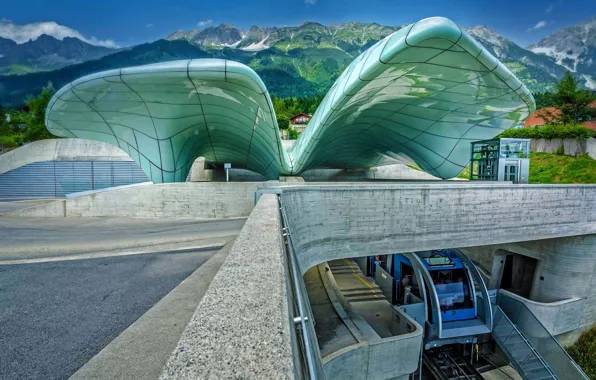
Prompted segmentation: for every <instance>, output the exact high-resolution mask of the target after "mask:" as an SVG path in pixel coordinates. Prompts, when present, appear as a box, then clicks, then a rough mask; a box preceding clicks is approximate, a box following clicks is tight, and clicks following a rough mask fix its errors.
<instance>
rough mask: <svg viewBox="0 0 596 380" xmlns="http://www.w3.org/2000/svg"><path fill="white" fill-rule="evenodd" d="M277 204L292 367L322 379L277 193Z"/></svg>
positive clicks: (307, 308)
mask: <svg viewBox="0 0 596 380" xmlns="http://www.w3.org/2000/svg"><path fill="white" fill-rule="evenodd" d="M278 202H279V208H280V213H281V220H282V247H283V253H284V258H285V259H286V264H287V277H288V285H289V288H290V289H288V290H289V292H288V295H289V298H290V299H289V300H288V301H289V303H290V305H289V306H291V307H292V308H293V310H290V311H291V313H292V315H293V319H292V322H293V325H294V326H293V327H294V328H295V330H294V331H295V343H296V346H297V348H298V351H299V352H296V354H298V355H297V357H295V360H294V362H295V364H296V367H297V368H299V369H300V370H301V373H298V375H300V376H301V377H302V378H304V379H309V380H325V371H324V369H323V361H322V359H321V354H320V352H321V351H320V350H319V344H318V342H317V338H316V334H315V329H314V318H313V316H312V310H311V308H310V303H309V301H308V294H307V293H306V287H305V285H304V280H303V279H302V276H301V274H300V273H301V272H300V270H299V267H298V261H297V260H296V255H295V254H294V248H293V245H292V237H291V234H290V230H289V228H288V224H287V216H286V211H285V209H284V205H283V200H282V198H281V197H279V196H278Z"/></svg>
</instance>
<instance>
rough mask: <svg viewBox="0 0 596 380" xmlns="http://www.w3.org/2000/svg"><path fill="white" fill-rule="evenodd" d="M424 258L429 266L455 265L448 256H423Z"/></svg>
mask: <svg viewBox="0 0 596 380" xmlns="http://www.w3.org/2000/svg"><path fill="white" fill-rule="evenodd" d="M424 260H426V262H427V263H428V265H429V266H431V267H446V266H453V265H455V263H454V262H453V261H451V259H450V258H449V257H445V256H432V257H425V258H424Z"/></svg>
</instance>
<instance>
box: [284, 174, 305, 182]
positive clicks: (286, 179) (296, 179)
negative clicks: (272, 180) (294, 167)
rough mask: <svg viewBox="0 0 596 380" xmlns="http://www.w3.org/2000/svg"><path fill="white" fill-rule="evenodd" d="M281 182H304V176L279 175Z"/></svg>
mask: <svg viewBox="0 0 596 380" xmlns="http://www.w3.org/2000/svg"><path fill="white" fill-rule="evenodd" d="M279 182H289V183H304V182H305V181H304V178H302V177H297V176H281V177H279Z"/></svg>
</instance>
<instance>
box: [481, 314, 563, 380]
mask: <svg viewBox="0 0 596 380" xmlns="http://www.w3.org/2000/svg"><path fill="white" fill-rule="evenodd" d="M494 313H495V315H494V321H495V325H494V330H493V334H492V335H493V338H494V339H495V341H496V342H497V343H498V344H499V347H501V349H502V350H503V352H504V353H505V355H506V356H507V357H508V358H509V360H510V361H511V364H512V365H513V366H514V367H516V369H517V370H518V372H519V373H520V375H522V377H523V378H524V379H531V378H532V377H531V376H532V375H533V373H532V372H536V371H541V372H543V373H544V372H545V375H546V376H544V377H541V378H545V379H546V378H548V379H557V376H556V375H555V373H554V372H553V370H552V369H551V368H550V367H549V365H548V364H547V363H546V361H545V360H544V358H542V356H540V354H539V353H538V352H537V351H536V349H535V348H534V347H533V346H532V344H531V343H530V342H529V341H528V340H527V339H526V337H525V336H524V335H523V334H522V333H521V332H520V331H519V330H518V328H517V327H516V326H515V324H514V323H513V322H511V320H510V319H509V318H508V317H507V315H506V314H505V313H504V312H503V310H502V309H501V308H500V307H498V306H497V307H495V311H494ZM512 343H513V344H512Z"/></svg>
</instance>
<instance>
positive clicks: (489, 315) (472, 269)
mask: <svg viewBox="0 0 596 380" xmlns="http://www.w3.org/2000/svg"><path fill="white" fill-rule="evenodd" d="M452 252H453V253H455V255H456V256H457V257H459V259H460V260H461V261H463V262H464V263H465V264H466V267H467V269H468V271H469V273H471V274H472V277H474V281H475V282H476V283H477V284H478V286H479V287H480V293H481V294H482V297H483V298H484V299H485V301H484V318H485V320H484V324H486V325H487V326H488V328H489V330H490V331H492V330H493V310H492V305H491V303H490V297H489V295H488V290H487V288H486V283H485V282H484V279H483V278H482V275H481V274H480V272H478V269H477V268H476V265H474V263H473V262H472V261H471V260H470V259H469V258H468V256H466V255H465V254H464V253H463V252H462V251H460V250H459V249H453V250H452ZM474 302H476V299H474ZM476 309H477V310H476V316H478V304H476Z"/></svg>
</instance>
